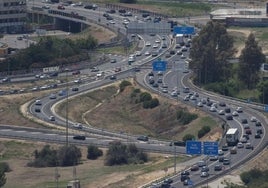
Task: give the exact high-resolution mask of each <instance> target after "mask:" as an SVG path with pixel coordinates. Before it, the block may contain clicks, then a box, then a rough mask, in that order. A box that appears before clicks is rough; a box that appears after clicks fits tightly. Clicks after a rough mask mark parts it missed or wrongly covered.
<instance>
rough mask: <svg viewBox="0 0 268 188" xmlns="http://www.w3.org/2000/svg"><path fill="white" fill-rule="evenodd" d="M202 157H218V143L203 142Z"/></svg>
mask: <svg viewBox="0 0 268 188" xmlns="http://www.w3.org/2000/svg"><path fill="white" fill-rule="evenodd" d="M203 147H204V155H218V150H219V145H218V142H204V143H203Z"/></svg>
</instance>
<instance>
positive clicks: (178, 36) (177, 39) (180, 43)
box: [175, 34, 184, 46]
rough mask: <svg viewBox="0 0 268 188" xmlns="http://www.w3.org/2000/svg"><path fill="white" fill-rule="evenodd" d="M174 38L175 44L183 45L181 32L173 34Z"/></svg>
mask: <svg viewBox="0 0 268 188" xmlns="http://www.w3.org/2000/svg"><path fill="white" fill-rule="evenodd" d="M175 39H176V44H177V45H180V46H183V45H184V38H183V34H177V35H176V36H175Z"/></svg>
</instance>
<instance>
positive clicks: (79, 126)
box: [74, 123, 83, 129]
mask: <svg viewBox="0 0 268 188" xmlns="http://www.w3.org/2000/svg"><path fill="white" fill-rule="evenodd" d="M74 128H76V129H82V128H83V125H82V124H81V123H76V124H74Z"/></svg>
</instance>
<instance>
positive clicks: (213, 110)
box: [209, 106, 217, 112]
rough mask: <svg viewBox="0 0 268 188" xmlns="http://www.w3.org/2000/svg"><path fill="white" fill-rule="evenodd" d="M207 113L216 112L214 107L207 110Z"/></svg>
mask: <svg viewBox="0 0 268 188" xmlns="http://www.w3.org/2000/svg"><path fill="white" fill-rule="evenodd" d="M209 111H210V112H216V111H217V110H216V108H215V107H214V106H211V107H210V108H209Z"/></svg>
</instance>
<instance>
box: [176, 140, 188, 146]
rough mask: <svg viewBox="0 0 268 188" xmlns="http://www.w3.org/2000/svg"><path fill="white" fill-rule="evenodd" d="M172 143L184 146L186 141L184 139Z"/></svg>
mask: <svg viewBox="0 0 268 188" xmlns="http://www.w3.org/2000/svg"><path fill="white" fill-rule="evenodd" d="M173 145H174V146H183V147H185V146H186V143H185V142H184V141H174V142H173Z"/></svg>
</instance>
